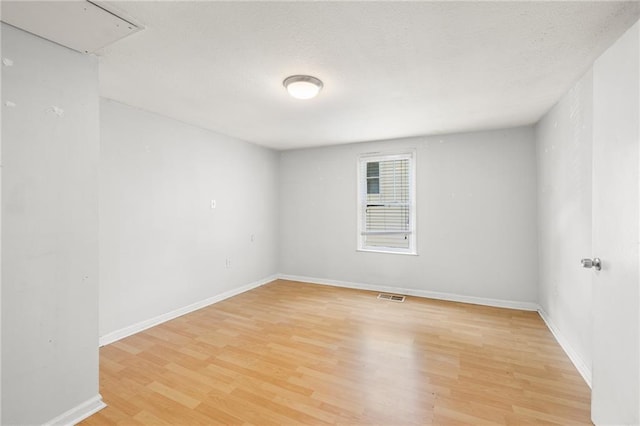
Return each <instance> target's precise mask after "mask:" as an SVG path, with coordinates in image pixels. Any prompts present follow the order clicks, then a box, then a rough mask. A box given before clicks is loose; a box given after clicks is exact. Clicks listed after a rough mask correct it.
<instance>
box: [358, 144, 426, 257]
mask: <svg viewBox="0 0 640 426" xmlns="http://www.w3.org/2000/svg"><path fill="white" fill-rule="evenodd" d="M413 169H414V155H413V153H409V154H395V155H379V156H363V157H361V158H360V161H359V194H358V206H359V208H358V210H359V213H358V214H359V220H358V223H359V229H358V231H359V236H358V240H359V243H358V248H359V249H361V250H371V251H390V252H397V253H411V254H415V200H414V198H415V196H414V194H415V191H414V170H413Z"/></svg>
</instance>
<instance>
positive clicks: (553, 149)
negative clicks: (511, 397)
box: [536, 71, 593, 383]
mask: <svg viewBox="0 0 640 426" xmlns="http://www.w3.org/2000/svg"><path fill="white" fill-rule="evenodd" d="M592 127H593V72H592V71H589V72H588V73H587V74H586V75H585V76H583V77H582V78H581V79H580V80H579V81H578V82H577V83H576V84H575V85H574V86H573V87H572V88H571V90H570V91H569V92H568V93H567V94H566V95H564V96H563V97H562V99H560V101H558V103H557V104H556V105H555V106H554V107H553V108H552V109H551V110H550V111H549V112H548V113H547V114H546V115H545V116H544V117H543V118H542V119H541V120H540V122H539V123H538V124H537V125H536V141H537V159H538V220H539V236H538V244H539V261H540V265H539V267H540V271H539V295H538V301H539V303H540V306H541V308H542V311H543V312H542V315H543V316H544V318H545V320H546V321H547V322H548V323H549V325H550V327H552V329H553V330H554V332H555V334H556V336H557V337H558V339H559V340H561V341H562V343H563V346H564V348H565V350H567V351H568V352H569V354H570V356H571V357H572V360H573V361H574V363H575V364H576V365H577V366H578V368H579V370H580V372H581V373H582V375H583V376H584V377H585V379H586V380H587V382H588V383H590V382H591V362H592V338H591V337H592V321H591V315H592V303H591V275H592V272H591V271H589V270H586V269H583V268H582V267H581V265H580V259H582V258H585V257H591V256H592V250H591V176H592V167H591V151H592V143H593V129H592Z"/></svg>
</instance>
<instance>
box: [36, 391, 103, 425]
mask: <svg viewBox="0 0 640 426" xmlns="http://www.w3.org/2000/svg"><path fill="white" fill-rule="evenodd" d="M106 406H107V404H105V403H104V402H102V396H101V395H100V394H98V395H96V396H94V397H93V398H91V399H88V400H86V401H85V402H83V403H82V404H80V405H77V406H75V407H73V408H72V409H71V410H68V411H66V412H64V413H62V414H60V415H59V416H58V417H56V418H55V419H52V420H49V421H48V422H46V423H45V426H73V425H75V424H77V423H80V422H81V421H83V420H84V419H86V418H87V417H89V416H91V415H92V414H95V413H97V412H98V411H100V410H102V409H103V408H104V407H106Z"/></svg>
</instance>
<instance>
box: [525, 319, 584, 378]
mask: <svg viewBox="0 0 640 426" xmlns="http://www.w3.org/2000/svg"><path fill="white" fill-rule="evenodd" d="M538 313H539V314H540V317H541V318H542V320H543V321H544V323H545V324H546V325H547V328H548V329H549V331H551V333H552V334H553V337H555V338H556V341H557V342H558V344H559V345H560V347H561V348H562V349H563V350H564V352H565V353H566V354H567V356H568V357H569V359H570V360H571V362H572V363H573V365H574V366H575V367H576V369H577V370H578V372H579V373H580V375H581V376H582V378H583V379H584V381H585V382H587V385H588V386H589V387H591V368H590V367H589V366H588V365H587V363H586V362H584V360H583V359H582V357H581V356H580V355H578V352H576V351H575V349H573V347H572V346H571V344H570V343H569V341H568V340H567V339H566V338H565V337H564V335H563V334H562V333H561V332H560V330H558V327H556V326H555V324H554V323H553V321H551V318H550V317H549V314H547V313H546V312H545V310H544V309H542V308H539V309H538Z"/></svg>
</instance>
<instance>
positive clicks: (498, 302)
mask: <svg viewBox="0 0 640 426" xmlns="http://www.w3.org/2000/svg"><path fill="white" fill-rule="evenodd" d="M278 278H280V279H283V280H290V281H300V282H306V283H311V284H322V285H331V286H334V287H345V288H355V289H359V290H370V291H378V292H384V293H396V294H404V295H407V296H417V297H425V298H428V299H438V300H448V301H451V302H462V303H471V304H474V305H484V306H494V307H497V308H508V309H519V310H523V311H537V310H538V309H539V306H538V304H537V303H533V302H518V301H512V300H502V299H489V298H486V297H475V296H463V295H459V294H453V293H441V292H437V291H429V290H418V289H411V288H400V287H389V286H381V285H373V284H362V283H353V282H348V281H338V280H328V279H324V278H313V277H303V276H298V275H287V274H278Z"/></svg>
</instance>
